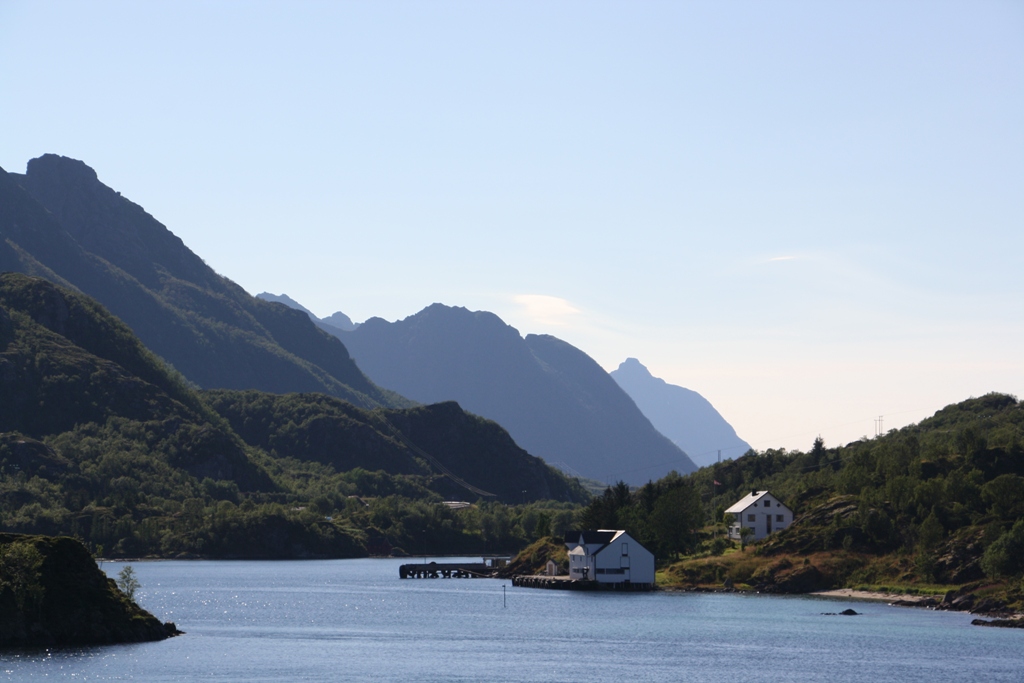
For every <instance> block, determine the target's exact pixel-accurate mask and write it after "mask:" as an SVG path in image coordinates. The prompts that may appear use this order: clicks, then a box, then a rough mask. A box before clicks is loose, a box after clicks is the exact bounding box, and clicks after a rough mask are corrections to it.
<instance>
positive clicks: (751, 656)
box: [0, 560, 1024, 683]
mask: <svg viewBox="0 0 1024 683" xmlns="http://www.w3.org/2000/svg"><path fill="white" fill-rule="evenodd" d="M406 561H410V560H406ZM399 564H401V561H399V560H333V561H302V562H243V561H234V562H213V561H162V562H139V563H136V564H134V568H135V573H136V575H137V576H138V578H139V580H140V581H141V584H142V589H141V590H140V591H139V593H138V594H137V596H136V598H137V600H138V601H139V603H140V604H142V605H143V606H144V607H145V608H147V609H149V610H150V611H151V612H153V613H154V614H155V615H156V616H157V617H159V618H161V619H162V620H169V621H174V622H176V623H177V625H178V627H179V628H180V629H181V630H183V631H185V632H186V635H184V636H181V637H178V638H172V639H170V640H167V641H164V642H158V643H142V644H134V645H118V646H106V647H90V648H70V649H55V650H49V651H46V650H34V651H21V652H5V653H0V678H5V679H8V680H17V681H22V680H26V681H31V680H41V679H44V678H45V679H47V680H54V679H57V680H82V681H107V680H144V681H198V680H205V681H364V680H405V681H481V680H497V681H557V680H570V679H584V680H587V681H588V682H591V683H593V682H598V683H600V682H603V681H622V680H631V681H670V680H672V681H729V682H730V683H735V681H773V682H775V683H778V682H780V681H820V680H828V681H831V682H841V681H872V682H879V681H901V682H902V681H927V682H928V683H939V682H942V681H972V680H984V681H1021V680H1024V631H1020V630H1016V629H989V628H979V627H977V626H971V625H970V620H971V616H970V615H965V614H959V613H947V612H931V611H927V610H919V609H907V608H899V607H890V606H887V605H884V604H880V603H867V602H856V603H851V602H840V601H836V600H828V599H821V598H813V597H782V596H762V595H730V594H699V593H667V592H657V593H646V594H640V593H637V594H609V593H576V592H567V591H546V590H538V589H528V588H512V587H511V586H510V585H508V582H507V581H502V580H497V579H473V580H469V579H434V580H430V579H406V580H401V579H399V578H398V565H399ZM122 566H123V565H121V564H119V563H105V564H104V565H103V569H104V570H105V571H106V572H107V574H108V575H110V576H116V575H117V572H118V571H120V569H121V567H122ZM503 586H508V587H507V588H506V589H505V596H504V598H505V605H507V606H503V595H502V593H503V590H502V587H503ZM851 606H853V607H854V608H855V609H856V610H857V611H858V612H861V613H862V614H861V615H860V616H855V617H846V616H825V615H823V614H822V612H840V611H842V610H843V609H846V608H847V607H851Z"/></svg>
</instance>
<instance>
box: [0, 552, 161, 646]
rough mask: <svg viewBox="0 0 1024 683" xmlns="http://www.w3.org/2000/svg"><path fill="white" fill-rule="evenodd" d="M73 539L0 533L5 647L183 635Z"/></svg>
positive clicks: (1, 641)
mask: <svg viewBox="0 0 1024 683" xmlns="http://www.w3.org/2000/svg"><path fill="white" fill-rule="evenodd" d="M178 634H179V631H178V629H177V628H176V627H175V626H174V624H173V623H170V622H168V623H160V620H158V619H157V618H156V617H154V616H153V615H152V614H150V613H149V612H147V611H146V610H144V609H142V608H141V607H139V606H138V605H137V604H135V603H134V602H133V601H132V600H130V599H129V598H128V597H127V596H126V595H124V593H122V592H121V591H120V590H119V589H118V588H117V585H116V583H115V582H114V580H113V579H110V578H108V577H107V576H106V574H104V573H103V572H102V571H101V570H100V568H99V567H98V566H96V561H95V560H93V558H92V556H91V555H90V554H89V551H88V550H87V549H86V548H85V546H83V545H82V544H81V543H79V542H78V541H76V540H75V539H73V538H68V537H52V536H29V535H23V534H8V533H0V648H11V647H50V646H60V645H102V644H110V643H133V642H142V641H149V640H163V639H164V638H168V637H170V636H174V635H178Z"/></svg>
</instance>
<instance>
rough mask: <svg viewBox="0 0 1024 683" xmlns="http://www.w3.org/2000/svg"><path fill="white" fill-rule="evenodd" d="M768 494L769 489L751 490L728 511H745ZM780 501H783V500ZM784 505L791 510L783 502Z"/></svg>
mask: <svg viewBox="0 0 1024 683" xmlns="http://www.w3.org/2000/svg"><path fill="white" fill-rule="evenodd" d="M766 495H768V491H751V492H750V493H748V494H747V495H745V496H743V497H742V498H740V499H739V500H738V501H736V503H735V504H734V505H733V506H732V507H730V508H729V509H728V510H726V512H727V513H729V514H733V513H736V512H743V511H744V510H746V509H747V508H748V507H750V506H751V505H753V504H754V503H756V502H757V501H759V500H761V498H764V497H765V496H766ZM776 500H778V498H776ZM779 502H780V503H781V502H782V501H779ZM782 507H784V508H786V509H787V510H789V508H788V507H787V506H786V505H785V504H783V505H782ZM790 512H792V510H790Z"/></svg>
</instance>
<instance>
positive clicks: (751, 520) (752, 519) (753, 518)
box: [747, 515, 755, 522]
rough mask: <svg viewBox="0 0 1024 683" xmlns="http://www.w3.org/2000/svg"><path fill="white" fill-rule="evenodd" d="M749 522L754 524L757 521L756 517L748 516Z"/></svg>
mask: <svg viewBox="0 0 1024 683" xmlns="http://www.w3.org/2000/svg"><path fill="white" fill-rule="evenodd" d="M747 521H748V522H753V521H755V517H754V515H747Z"/></svg>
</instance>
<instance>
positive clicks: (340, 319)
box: [320, 311, 359, 332]
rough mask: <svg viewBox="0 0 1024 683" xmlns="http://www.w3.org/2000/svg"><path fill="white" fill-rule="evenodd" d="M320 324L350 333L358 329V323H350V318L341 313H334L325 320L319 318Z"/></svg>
mask: <svg viewBox="0 0 1024 683" xmlns="http://www.w3.org/2000/svg"><path fill="white" fill-rule="evenodd" d="M320 322H322V323H325V324H327V325H330V326H331V327H336V328H338V329H339V330H342V331H344V332H351V331H352V330H354V329H356V328H357V327H359V323H354V322H352V318H350V317H348V316H347V315H345V314H344V313H342V312H341V311H336V312H335V313H332V314H331V315H329V316H327V317H326V318H321V319H320Z"/></svg>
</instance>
